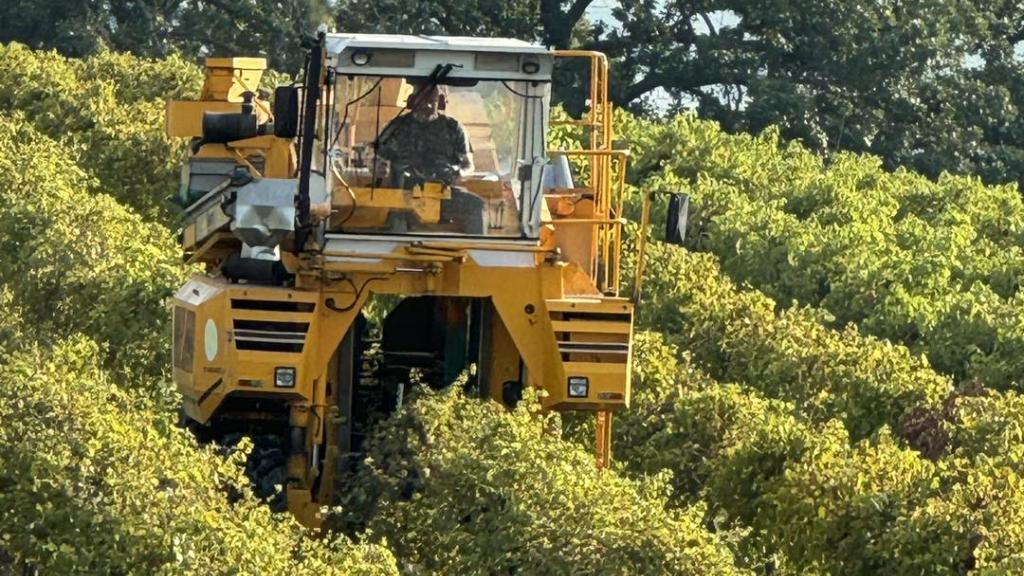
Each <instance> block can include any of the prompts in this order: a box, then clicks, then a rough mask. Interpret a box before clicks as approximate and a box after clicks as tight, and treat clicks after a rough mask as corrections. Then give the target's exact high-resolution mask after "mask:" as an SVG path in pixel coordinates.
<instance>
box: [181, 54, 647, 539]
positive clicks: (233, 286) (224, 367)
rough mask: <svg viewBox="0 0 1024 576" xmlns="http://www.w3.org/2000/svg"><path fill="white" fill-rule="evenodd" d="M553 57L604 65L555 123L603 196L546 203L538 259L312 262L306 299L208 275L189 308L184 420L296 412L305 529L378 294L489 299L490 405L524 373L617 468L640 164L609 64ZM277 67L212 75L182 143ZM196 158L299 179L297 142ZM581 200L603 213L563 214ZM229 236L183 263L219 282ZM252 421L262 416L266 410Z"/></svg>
mask: <svg viewBox="0 0 1024 576" xmlns="http://www.w3.org/2000/svg"><path fill="white" fill-rule="evenodd" d="M554 55H555V56H556V57H559V58H583V59H586V60H587V61H588V62H589V64H590V70H591V82H590V102H591V108H590V111H589V113H588V114H587V115H586V116H585V117H584V118H583V119H581V120H568V121H559V122H552V124H574V125H579V126H583V127H585V128H586V129H588V130H589V134H590V137H589V146H588V147H587V148H585V149H580V150H551V151H550V154H551V155H567V156H572V157H576V158H581V159H583V161H586V162H587V163H589V170H590V175H591V178H590V184H591V186H588V187H586V188H576V189H568V190H556V191H549V193H548V194H546V203H547V211H546V214H547V215H548V216H546V217H545V219H544V220H543V224H544V225H545V228H546V230H545V231H544V232H543V233H542V235H541V239H540V240H539V241H537V242H536V243H535V244H524V243H522V242H521V241H520V242H502V241H491V240H488V241H483V240H481V241H457V240H451V239H448V240H438V241H431V240H427V239H424V238H422V237H419V238H410V239H409V240H408V241H403V242H398V243H396V245H395V247H394V248H393V249H392V250H389V251H384V252H373V253H368V252H364V251H333V252H332V251H323V252H319V253H314V252H309V253H305V252H304V253H301V254H300V255H298V256H297V257H292V258H287V259H286V260H285V265H286V266H287V267H288V268H289V271H290V272H292V273H294V275H295V281H294V286H291V287H285V286H266V285H252V284H239V283H231V282H228V281H227V280H225V279H224V278H222V277H220V276H218V275H217V274H212V275H211V274H206V275H198V276H195V277H194V278H192V279H191V280H190V281H188V283H186V284H185V285H184V286H183V287H182V288H181V289H180V290H179V291H178V292H177V294H176V295H175V299H174V303H175V311H174V314H175V316H174V330H175V341H174V347H175V353H174V380H175V382H176V384H177V388H178V391H179V392H180V393H181V395H182V397H183V408H184V412H185V414H186V415H187V417H188V418H190V419H191V420H194V421H196V422H199V423H207V422H210V421H211V419H213V418H214V417H215V415H216V414H217V412H218V410H220V409H222V407H223V406H224V405H225V403H226V402H228V401H229V400H235V401H237V400H239V399H243V400H244V399H246V398H251V399H256V398H260V399H273V400H279V401H283V402H286V403H287V406H288V416H287V418H288V424H289V426H290V427H291V428H292V429H293V430H303V431H304V434H303V436H302V438H301V439H300V441H301V444H302V450H293V451H292V453H291V454H290V455H289V459H288V479H289V480H288V485H287V503H288V508H289V510H290V511H291V512H293V513H294V514H295V515H296V517H297V518H298V519H299V520H300V521H301V522H303V523H304V524H307V525H310V526H316V525H318V524H319V518H320V516H319V514H320V508H321V507H322V506H323V505H326V504H329V503H330V502H331V500H332V493H333V490H334V482H333V477H332V475H333V473H334V471H333V466H332V462H333V461H334V460H336V459H337V458H338V457H340V455H341V454H342V453H343V452H344V451H345V446H344V442H343V441H341V440H339V437H338V434H337V430H338V429H339V427H343V426H345V417H344V415H343V412H344V409H343V403H344V394H345V392H344V390H343V388H344V386H345V383H344V382H342V381H340V380H339V376H338V374H339V373H340V372H339V366H338V363H339V362H343V361H344V360H339V358H342V357H343V356H340V355H339V350H340V349H344V347H345V346H346V345H351V343H350V342H348V341H347V338H349V336H348V335H349V334H351V333H352V332H351V329H352V327H353V324H354V322H355V320H356V317H357V315H358V314H359V312H360V310H361V309H362V307H363V306H364V304H366V302H367V300H368V298H369V297H370V295H371V293H372V294H382V295H398V296H412V295H437V296H444V297H455V298H479V299H483V300H484V301H485V302H487V304H486V305H487V306H488V309H489V311H490V314H491V316H490V318H492V321H491V322H490V323H489V325H488V326H487V327H486V328H485V330H486V335H485V337H486V338H487V340H488V344H489V347H490V348H489V349H490V350H491V352H490V354H489V355H488V357H487V360H486V362H485V364H486V365H484V366H479V367H478V370H479V371H481V373H483V374H486V375H487V378H488V379H489V383H488V386H489V389H488V392H489V394H490V396H491V397H492V398H495V399H498V400H500V399H501V398H502V390H501V383H502V382H505V381H507V380H512V379H515V378H518V377H520V373H521V369H522V368H521V366H525V369H526V380H527V382H525V383H526V384H528V385H531V386H534V387H536V388H538V389H542V390H544V391H545V392H546V394H545V395H543V400H542V402H543V405H544V406H545V407H546V408H548V409H553V410H588V411H594V412H596V413H597V437H596V439H595V442H596V451H597V458H598V465H600V466H605V465H607V464H608V462H609V461H610V458H611V426H612V412H613V411H614V410H617V409H621V408H624V407H626V406H628V404H629V400H630V363H631V356H632V349H631V337H632V320H633V303H632V301H631V300H630V299H628V298H623V297H620V296H619V295H618V294H619V288H620V274H619V268H620V261H621V253H620V250H621V238H622V225H623V222H624V221H623V219H622V213H623V201H624V181H625V180H624V179H625V172H626V167H627V161H628V154H627V153H626V152H624V151H619V150H614V149H613V148H612V138H613V127H612V110H611V104H610V102H609V100H608V94H607V91H608V85H607V82H608V62H607V59H606V58H605V56H604V55H603V54H600V53H597V52H585V51H558V52H554ZM263 67H265V63H264V62H262V61H260V60H259V59H239V58H236V59H210V60H208V62H207V68H208V74H207V80H206V86H205V87H204V90H203V100H201V101H199V102H187V103H186V102H170V103H169V104H168V108H167V121H168V134H170V135H172V136H179V137H192V138H198V137H199V136H200V135H201V122H200V120H201V115H202V112H203V111H224V110H234V109H235V108H237V107H238V106H239V104H238V102H240V101H241V97H242V96H241V95H242V94H243V93H244V92H254V88H255V86H256V85H257V84H258V83H259V74H260V73H261V72H262V68H263ZM258 107H259V109H260V114H269V108H267V107H266V105H265V104H264V103H258ZM195 155H196V156H201V157H219V158H226V159H235V160H236V161H238V162H239V164H240V165H243V166H246V167H247V168H248V169H250V171H256V172H257V173H258V174H257V175H258V176H261V177H279V178H280V177H288V176H290V175H292V174H294V171H295V166H296V162H295V157H296V154H295V151H294V146H293V141H292V140H290V139H283V138H277V137H275V136H260V137H257V138H252V139H248V140H245V141H239V142H233V143H230V144H217V145H206V146H203V147H202V148H200V150H198V151H197V152H196V153H195ZM254 157H259V158H260V159H262V161H263V162H262V165H263V172H262V173H259V171H258V170H257V169H256V168H255V166H254V164H253V162H251V161H250V159H251V158H254ZM349 192H350V193H352V194H362V192H361V191H360V190H359V189H352V190H349ZM371 196H372V197H371ZM392 196H394V195H393V194H392V195H389V194H388V193H387V190H382V189H377V190H376V191H375V193H374V194H373V195H368V194H363V196H362V197H360V205H361V206H374V205H379V206H380V207H381V208H389V209H395V208H409V206H408V205H407V204H408V201H407V200H402V199H395V198H392ZM581 196H585V197H586V198H587V199H588V200H589V202H586V203H573V204H571V205H567V204H566V203H565V202H562V200H563V199H564V198H567V197H575V198H579V197H581ZM443 198H444V194H443V191H438V190H429V191H426V192H425V193H423V194H421V195H420V196H419V197H417V201H418V202H420V203H419V204H416V205H415V206H412V209H414V210H417V211H418V212H423V213H422V214H421V217H424V218H426V219H429V218H430V214H431V213H432V212H433V210H434V209H435V208H436V205H437V203H438V202H439V201H441V200H442V199H443ZM343 202H344V199H343V198H342V199H340V200H339V199H335V201H334V204H335V208H336V209H337V210H344V209H345V208H344V205H343ZM372 203H377V204H372ZM221 224H223V223H219V222H207V223H205V224H204V223H203V222H187V223H186V225H185V228H184V231H183V248H184V250H185V253H186V257H187V258H188V259H189V260H190V261H193V262H200V263H204V264H206V265H207V266H208V268H209V269H210V270H211V271H212V270H215V269H216V265H217V263H218V262H220V261H221V260H222V259H223V257H224V255H225V254H227V253H229V252H231V251H232V250H236V249H237V246H238V242H237V240H235V239H234V238H232V237H231V235H230V234H228V233H224V232H219V233H215V234H212V235H206V234H205V232H204V231H208V230H210V229H214V228H216V227H217V226H219V225H221ZM494 253H502V254H506V255H507V254H519V255H520V256H521V258H520V260H519V262H520V264H518V265H516V266H501V265H498V266H495V265H481V262H485V261H487V259H488V258H487V256H488V254H494ZM559 253H561V254H563V255H564V254H571V255H573V259H572V260H569V259H567V258H564V257H560V256H559ZM521 262H527V263H528V264H529V265H526V266H523V265H522V264H521ZM267 326H271V327H274V328H275V329H274V330H267V329H266V327H267ZM271 344H272V345H273V346H270V345H271ZM268 347H270V348H277V349H276V350H268V349H267V348H268ZM281 367H294V369H295V379H294V385H293V386H292V387H288V388H282V387H278V386H276V384H277V381H276V380H275V378H276V376H277V372H276V371H277V370H278V369H280V368H281ZM570 378H586V379H587V381H588V383H589V393H588V395H587V397H586V398H573V397H570V396H569V394H568V387H567V384H566V383H567V381H568V380H569V379H570ZM244 416H247V417H252V418H259V417H261V415H260V414H259V405H258V404H257V403H254V404H253V408H252V409H251V411H250V412H249V413H246V414H244Z"/></svg>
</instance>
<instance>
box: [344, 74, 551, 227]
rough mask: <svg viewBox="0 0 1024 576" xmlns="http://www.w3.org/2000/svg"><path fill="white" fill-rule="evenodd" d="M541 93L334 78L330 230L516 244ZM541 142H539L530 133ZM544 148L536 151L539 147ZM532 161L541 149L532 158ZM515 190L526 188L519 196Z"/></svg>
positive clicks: (529, 201) (527, 204) (499, 84)
mask: <svg viewBox="0 0 1024 576" xmlns="http://www.w3.org/2000/svg"><path fill="white" fill-rule="evenodd" d="M546 90H547V86H546V85H542V84H534V85H530V83H526V82H511V81H501V80H496V81H487V80H472V81H469V80H464V81H461V82H458V83H447V84H438V83H435V82H432V81H430V80H429V79H415V78H394V77H380V76H342V77H339V78H338V80H337V83H336V85H335V92H334V98H333V111H332V113H331V118H332V123H331V124H332V128H331V130H330V131H329V135H330V139H329V149H328V153H327V155H326V158H327V161H328V164H329V166H328V170H327V171H326V172H327V178H328V183H329V188H330V190H331V195H332V204H333V206H334V213H333V215H332V222H331V228H332V229H334V230H335V231H340V232H348V233H359V234H366V233H371V234H372V233H378V234H434V235H453V234H454V235H471V236H498V237H516V238H519V237H523V236H525V235H527V234H524V225H525V226H528V225H529V223H530V222H531V221H533V220H531V218H533V214H526V216H527V217H526V218H524V211H525V212H527V213H529V212H533V211H535V209H536V207H537V205H538V204H539V203H538V202H537V199H536V198H534V197H533V196H535V194H534V193H532V192H531V190H534V189H535V188H537V189H539V188H538V187H535V186H534V185H531V184H530V182H529V180H526V179H522V180H521V179H520V178H521V176H520V175H521V174H528V173H529V171H523V170H521V168H522V167H523V166H524V165H531V164H532V163H534V162H535V160H534V158H535V157H536V156H537V152H538V151H537V150H534V148H536V146H537V137H538V136H537V135H533V134H530V133H529V132H530V130H536V127H538V126H539V127H541V132H542V131H543V128H542V126H543V121H540V122H538V121H537V118H535V116H536V115H537V114H540V113H543V107H541V106H531V105H529V102H530V100H531V99H541V98H543V97H544V96H545V94H546ZM539 138H540V140H539V141H540V142H543V135H542V134H541V135H539ZM541 146H543V144H541ZM540 153H541V155H542V154H543V151H542V150H540ZM524 188H525V189H526V190H527V191H526V193H525V194H524Z"/></svg>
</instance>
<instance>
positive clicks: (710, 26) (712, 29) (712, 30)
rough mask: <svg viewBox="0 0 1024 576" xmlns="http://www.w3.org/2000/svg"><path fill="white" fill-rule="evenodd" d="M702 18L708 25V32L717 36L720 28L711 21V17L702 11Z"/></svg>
mask: <svg viewBox="0 0 1024 576" xmlns="http://www.w3.org/2000/svg"><path fill="white" fill-rule="evenodd" d="M700 19H701V20H703V21H704V25H705V26H707V27H708V34H710V35H712V36H715V37H717V36H718V29H717V28H715V25H714V24H712V23H711V18H709V17H708V15H707V13H705V12H701V13H700Z"/></svg>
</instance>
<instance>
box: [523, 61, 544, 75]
mask: <svg viewBox="0 0 1024 576" xmlns="http://www.w3.org/2000/svg"><path fill="white" fill-rule="evenodd" d="M523 72H524V73H526V74H536V73H537V72H540V63H539V62H534V61H532V60H528V61H526V62H523Z"/></svg>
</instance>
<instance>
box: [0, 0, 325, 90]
mask: <svg viewBox="0 0 1024 576" xmlns="http://www.w3.org/2000/svg"><path fill="white" fill-rule="evenodd" d="M327 14H328V10H327V2H326V1H325V0H281V1H275V0H253V1H247V0H199V1H188V0H38V1H37V0H6V1H5V2H2V3H0V43H4V42H10V41H16V42H21V43H23V44H26V45H28V46H30V47H32V48H37V49H55V50H57V51H59V52H61V53H62V54H65V55H67V56H76V57H77V56H85V55H88V54H92V53H94V52H96V51H97V50H98V49H99V48H100V47H101V46H107V47H109V48H111V49H113V50H117V51H124V52H132V53H134V54H137V55H141V56H156V57H163V56H167V55H169V54H171V53H173V52H180V53H182V54H184V55H186V56H188V57H194V58H199V57H202V56H242V55H244V56H266V57H267V58H268V59H269V61H270V66H271V67H272V68H275V69H278V70H282V71H288V72H293V71H297V70H298V69H299V67H300V66H301V65H302V58H303V52H302V50H301V49H300V48H299V43H300V39H301V37H302V35H303V34H309V33H311V32H312V31H313V30H315V29H316V27H317V25H319V24H321V23H323V22H325V21H326V16H327Z"/></svg>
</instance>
